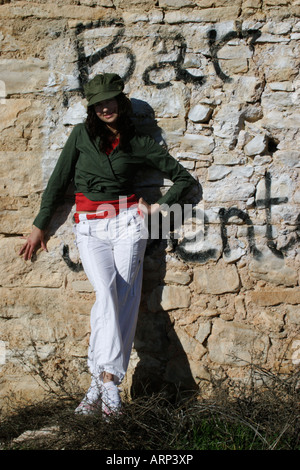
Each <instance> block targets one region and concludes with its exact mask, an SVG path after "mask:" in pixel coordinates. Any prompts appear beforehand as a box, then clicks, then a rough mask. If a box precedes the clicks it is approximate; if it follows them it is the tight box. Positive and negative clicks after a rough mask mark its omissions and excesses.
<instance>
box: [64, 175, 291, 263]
mask: <svg viewBox="0 0 300 470" xmlns="http://www.w3.org/2000/svg"><path fill="white" fill-rule="evenodd" d="M264 181H265V197H264V198H263V199H257V200H256V207H257V208H262V209H265V212H266V232H265V238H266V241H267V242H266V243H267V246H268V248H269V249H270V250H271V251H272V253H273V254H274V255H275V256H277V257H279V258H283V257H284V254H285V253H286V252H287V251H288V250H290V249H291V248H292V247H293V246H295V245H296V244H298V243H299V240H300V214H298V216H297V218H296V222H295V226H296V230H295V233H294V234H293V235H292V237H291V238H290V240H289V241H288V243H287V244H286V245H285V246H283V247H281V248H280V249H278V248H277V244H276V242H275V241H274V235H273V225H272V220H271V219H272V207H273V206H277V205H279V204H285V203H287V202H288V198H287V197H271V184H272V180H271V175H270V173H268V172H266V175H265V180H264ZM188 206H189V209H188V210H183V211H182V216H181V221H182V224H183V225H184V224H185V222H184V218H185V217H184V214H190V215H191V216H192V217H193V218H194V219H195V218H196V219H198V218H199V217H200V219H201V220H200V219H199V224H198V228H199V233H200V235H199V233H198V232H197V231H195V232H194V235H193V236H189V237H188V238H186V237H183V239H181V240H179V239H178V237H177V236H176V233H175V231H176V228H175V229H174V227H173V229H174V230H175V231H174V232H172V230H173V229H172V223H171V225H170V233H166V230H162V224H161V222H160V223H159V226H158V227H155V230H153V229H150V228H149V233H150V234H151V235H153V234H156V235H157V236H154V237H153V236H152V237H151V240H149V242H150V243H149V245H148V253H149V252H150V251H151V247H153V246H157V244H158V243H160V242H161V240H164V239H168V240H169V243H170V244H171V247H172V249H173V251H174V252H175V253H176V254H177V255H178V256H180V257H181V258H182V259H183V260H185V261H188V262H196V263H200V264H203V263H206V262H208V261H209V260H216V259H217V258H218V257H219V256H220V255H221V254H222V253H224V255H225V256H226V257H229V256H230V253H231V248H230V243H229V237H228V233H227V225H228V224H229V221H230V219H231V218H233V217H235V218H238V219H240V220H241V221H242V222H243V223H244V224H245V225H246V226H247V231H246V238H247V240H248V244H249V252H250V254H251V255H252V256H253V257H254V258H255V259H256V260H259V259H261V258H262V253H261V251H260V250H259V249H258V248H257V246H256V240H255V233H254V226H253V222H252V220H251V218H250V216H249V214H248V213H247V212H245V211H243V210H241V209H238V208H237V207H230V208H227V209H225V208H221V209H219V212H218V216H219V220H220V237H221V241H222V248H221V250H217V249H216V248H214V247H212V246H211V247H207V246H206V245H205V243H204V244H203V245H202V246H206V248H204V249H197V250H193V249H190V248H189V247H192V248H195V247H197V246H199V247H201V242H202V241H204V242H205V239H208V238H209V236H208V233H207V227H208V226H209V224H210V222H209V219H208V217H207V215H206V214H205V212H204V211H202V210H201V211H200V212H199V211H197V206H194V207H193V208H192V209H191V208H190V207H192V205H190V204H188ZM171 209H172V206H171ZM160 219H161V216H160ZM176 220H177V222H178V220H179V214H177V219H176ZM173 222H174V221H173ZM175 227H177V228H178V227H179V225H178V223H176V224H175ZM165 228H166V227H165ZM164 234H165V235H164ZM199 241H200V244H199V245H197V243H199ZM62 258H63V260H64V261H65V263H66V264H67V265H68V267H69V268H70V269H71V270H72V271H74V272H78V271H81V270H82V265H81V263H74V262H73V261H72V260H71V259H70V256H69V247H68V246H67V245H64V247H63V253H62Z"/></svg>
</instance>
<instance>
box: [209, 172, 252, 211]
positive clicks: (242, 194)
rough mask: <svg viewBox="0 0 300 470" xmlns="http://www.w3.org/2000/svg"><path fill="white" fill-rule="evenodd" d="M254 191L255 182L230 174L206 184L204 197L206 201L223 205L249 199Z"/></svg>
mask: <svg viewBox="0 0 300 470" xmlns="http://www.w3.org/2000/svg"><path fill="white" fill-rule="evenodd" d="M254 193H255V185H254V184H253V183H249V182H247V181H243V180H242V179H241V178H235V177H230V176H228V177H227V178H224V179H222V180H218V181H216V182H215V181H213V182H210V183H208V184H206V185H205V187H204V191H203V198H204V201H206V202H213V203H214V204H220V205H221V204H222V205H223V204H224V202H232V203H233V202H235V201H247V200H248V199H249V198H250V197H251V196H253V195H254Z"/></svg>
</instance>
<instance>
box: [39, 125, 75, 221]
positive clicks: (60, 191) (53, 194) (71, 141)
mask: <svg viewBox="0 0 300 470" xmlns="http://www.w3.org/2000/svg"><path fill="white" fill-rule="evenodd" d="M79 129H80V128H79V126H75V127H74V129H73V130H72V132H71V134H70V136H69V138H68V140H67V142H66V144H65V145H64V148H63V150H62V152H61V154H60V156H59V158H58V160H57V163H56V165H55V168H54V170H53V173H52V175H51V176H50V178H49V181H48V184H47V187H46V189H45V191H44V193H43V196H42V201H41V206H40V211H39V213H38V215H37V216H36V218H35V219H34V221H33V225H34V226H35V227H38V228H40V229H41V230H45V229H46V228H47V226H48V224H49V222H50V220H51V217H52V215H53V213H54V211H55V209H56V208H57V207H58V206H59V204H61V203H62V202H63V198H64V194H65V192H66V190H67V188H68V186H69V184H70V182H71V180H72V178H73V176H74V170H75V165H76V161H77V158H78V150H77V148H76V140H77V138H78V131H79Z"/></svg>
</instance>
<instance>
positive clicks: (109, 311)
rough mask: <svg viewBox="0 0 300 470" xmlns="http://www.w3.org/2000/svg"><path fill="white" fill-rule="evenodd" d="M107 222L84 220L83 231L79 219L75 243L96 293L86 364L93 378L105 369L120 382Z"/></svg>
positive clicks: (119, 346) (119, 342) (118, 336)
mask: <svg viewBox="0 0 300 470" xmlns="http://www.w3.org/2000/svg"><path fill="white" fill-rule="evenodd" d="M108 221H109V219H105V220H100V221H95V220H93V221H86V223H85V224H84V225H85V226H86V225H87V227H88V228H87V229H85V230H87V232H88V233H86V234H85V233H84V231H83V222H80V223H79V224H78V227H77V246H78V249H79V253H80V257H81V261H82V264H83V268H84V270H85V273H86V275H87V277H88V278H89V281H90V282H91V284H92V285H93V287H94V290H95V293H96V301H95V303H94V305H93V307H92V310H91V320H90V322H91V333H90V343H89V352H88V366H89V369H90V371H91V373H92V375H93V376H95V377H99V376H100V375H101V374H102V373H103V372H104V371H105V372H108V373H110V374H113V375H114V376H115V377H116V380H117V381H121V380H122V379H123V377H124V373H125V371H124V366H123V346H122V337H121V334H120V328H119V321H118V293H117V285H116V276H117V272H116V267H115V261H114V255H113V247H112V243H111V241H110V237H109V233H108Z"/></svg>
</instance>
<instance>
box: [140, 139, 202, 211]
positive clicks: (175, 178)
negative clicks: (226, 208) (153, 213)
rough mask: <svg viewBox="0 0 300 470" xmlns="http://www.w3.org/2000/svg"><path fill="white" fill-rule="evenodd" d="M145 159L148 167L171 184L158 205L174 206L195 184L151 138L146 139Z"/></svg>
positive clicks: (187, 173) (177, 163)
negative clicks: (157, 171)
mask: <svg viewBox="0 0 300 470" xmlns="http://www.w3.org/2000/svg"><path fill="white" fill-rule="evenodd" d="M145 157H146V163H147V164H148V165H149V166H151V167H152V168H156V169H158V170H160V171H161V172H162V173H164V174H165V175H166V176H167V177H168V178H169V179H170V180H171V181H172V182H173V185H172V186H171V187H170V188H169V189H168V191H167V192H166V194H165V195H164V196H162V197H161V198H160V199H159V200H158V201H157V203H158V204H160V205H162V204H167V205H169V206H171V205H172V204H175V203H176V202H178V201H179V200H180V199H181V198H182V197H183V196H184V195H185V194H187V193H188V192H189V190H190V189H191V188H192V187H193V186H194V185H196V184H197V181H196V180H195V178H193V176H192V175H191V174H190V173H189V172H188V171H187V170H186V169H185V168H184V167H183V166H182V165H181V164H180V163H179V162H178V161H177V160H176V159H175V158H174V157H172V156H171V155H170V154H169V153H168V151H167V150H166V149H165V148H163V147H162V146H161V145H159V144H158V143H157V142H155V141H154V140H153V139H152V138H151V137H149V138H148V137H146V141H145Z"/></svg>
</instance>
